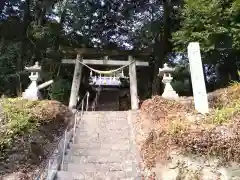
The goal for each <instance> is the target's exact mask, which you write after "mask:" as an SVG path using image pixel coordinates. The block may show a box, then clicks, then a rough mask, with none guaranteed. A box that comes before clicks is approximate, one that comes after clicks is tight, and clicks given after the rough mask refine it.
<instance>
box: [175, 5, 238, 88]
mask: <svg viewBox="0 0 240 180" xmlns="http://www.w3.org/2000/svg"><path fill="white" fill-rule="evenodd" d="M239 15H240V2H239V1H238V0H226V1H219V0H185V1H184V6H183V10H182V12H181V19H182V22H181V27H180V28H179V30H178V31H176V32H174V33H173V34H172V35H173V38H172V42H173V43H174V45H175V50H176V51H180V52H184V53H186V49H187V45H188V44H189V42H192V41H197V42H199V43H200V46H201V52H202V57H203V60H204V63H209V64H214V65H216V64H222V65H220V66H221V67H223V68H224V70H223V71H221V72H227V75H226V74H223V73H220V76H221V77H226V76H231V77H230V78H228V79H227V81H229V80H238V75H237V67H236V61H238V60H239V50H240V45H239V42H240V41H239V40H240V39H239V33H240V18H239V17H240V16H239ZM221 77H220V79H221V80H222V82H223V85H225V84H226V81H224V80H223V79H222V78H221Z"/></svg>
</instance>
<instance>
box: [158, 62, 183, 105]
mask: <svg viewBox="0 0 240 180" xmlns="http://www.w3.org/2000/svg"><path fill="white" fill-rule="evenodd" d="M174 70H175V68H170V67H168V65H167V64H166V63H165V64H164V66H163V68H159V76H161V77H163V80H162V82H163V83H164V84H165V88H164V92H163V94H162V97H164V98H166V99H170V100H177V99H178V98H179V97H178V94H177V93H176V91H174V90H173V88H172V85H171V81H172V79H173V78H172V76H171V73H172V72H173V71H174Z"/></svg>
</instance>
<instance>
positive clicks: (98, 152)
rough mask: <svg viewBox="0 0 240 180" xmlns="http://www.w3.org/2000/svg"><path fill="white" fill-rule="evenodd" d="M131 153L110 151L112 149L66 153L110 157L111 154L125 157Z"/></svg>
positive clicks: (73, 150) (80, 150)
mask: <svg viewBox="0 0 240 180" xmlns="http://www.w3.org/2000/svg"><path fill="white" fill-rule="evenodd" d="M128 153H131V151H130V150H129V151H126V150H112V149H69V151H68V153H67V154H69V155H74V156H92V155H97V156H106V157H110V156H111V154H116V155H119V156H125V155H126V154H128Z"/></svg>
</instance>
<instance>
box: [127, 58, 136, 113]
mask: <svg viewBox="0 0 240 180" xmlns="http://www.w3.org/2000/svg"><path fill="white" fill-rule="evenodd" d="M128 61H129V63H130V65H129V79H130V94H131V109H132V110H137V109H139V105H138V92H137V73H136V62H133V57H132V56H128Z"/></svg>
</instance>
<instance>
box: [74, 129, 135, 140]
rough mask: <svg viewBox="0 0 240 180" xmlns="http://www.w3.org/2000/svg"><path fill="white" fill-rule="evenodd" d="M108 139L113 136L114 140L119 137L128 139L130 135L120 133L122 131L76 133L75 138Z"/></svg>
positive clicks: (126, 132)
mask: <svg viewBox="0 0 240 180" xmlns="http://www.w3.org/2000/svg"><path fill="white" fill-rule="evenodd" d="M99 136H100V137H109V136H114V137H115V138H121V137H130V133H129V132H128V131H125V132H122V131H117V132H115V131H113V130H111V131H107V132H106V131H104V132H101V131H94V132H89V131H76V137H99Z"/></svg>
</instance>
